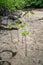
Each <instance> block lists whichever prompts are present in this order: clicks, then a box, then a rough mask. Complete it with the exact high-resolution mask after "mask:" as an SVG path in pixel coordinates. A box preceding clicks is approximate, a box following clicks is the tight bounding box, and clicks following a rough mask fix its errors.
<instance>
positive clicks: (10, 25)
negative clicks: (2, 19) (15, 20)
mask: <svg viewBox="0 0 43 65" xmlns="http://www.w3.org/2000/svg"><path fill="white" fill-rule="evenodd" d="M7 26H8V28H10V29H11V28H12V24H11V23H8V25H7ZM10 36H11V42H13V40H12V33H11V30H10Z"/></svg>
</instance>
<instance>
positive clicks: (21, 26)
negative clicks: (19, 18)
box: [20, 22, 26, 44]
mask: <svg viewBox="0 0 43 65" xmlns="http://www.w3.org/2000/svg"><path fill="white" fill-rule="evenodd" d="M25 25H26V23H25V22H24V23H22V24H21V25H20V28H22V31H23V28H24V27H25ZM22 44H23V36H22Z"/></svg>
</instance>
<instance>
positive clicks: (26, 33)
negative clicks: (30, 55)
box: [21, 31, 29, 56]
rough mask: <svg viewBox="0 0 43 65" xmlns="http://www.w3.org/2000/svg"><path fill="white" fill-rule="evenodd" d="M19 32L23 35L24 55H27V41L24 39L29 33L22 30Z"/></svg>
mask: <svg viewBox="0 0 43 65" xmlns="http://www.w3.org/2000/svg"><path fill="white" fill-rule="evenodd" d="M21 34H22V36H24V37H25V56H27V43H26V42H27V41H26V37H27V35H28V34H29V32H28V31H24V32H22V33H21Z"/></svg>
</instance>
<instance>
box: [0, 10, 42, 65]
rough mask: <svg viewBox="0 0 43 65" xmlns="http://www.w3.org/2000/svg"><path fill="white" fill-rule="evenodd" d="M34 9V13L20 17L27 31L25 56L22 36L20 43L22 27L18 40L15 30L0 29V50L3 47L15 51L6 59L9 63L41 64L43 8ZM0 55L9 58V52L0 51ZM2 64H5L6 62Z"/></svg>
mask: <svg viewBox="0 0 43 65" xmlns="http://www.w3.org/2000/svg"><path fill="white" fill-rule="evenodd" d="M34 11H35V14H34V15H30V16H29V14H26V15H25V16H24V17H22V18H21V19H20V20H22V21H25V22H26V26H25V29H26V30H28V31H29V35H28V36H27V57H26V56H25V38H24V37H23V45H22V36H21V32H22V29H19V42H18V37H17V31H16V30H12V31H6V30H5V31H4V30H2V31H1V32H0V51H2V50H5V49H6V50H12V51H13V52H15V51H17V54H16V56H14V57H12V58H11V59H9V60H8V61H9V62H10V63H11V65H43V10H42V11H39V10H34ZM29 17H30V19H29ZM2 32H3V33H2ZM10 32H11V33H12V39H13V42H12V41H11V35H10ZM0 56H1V57H2V58H10V56H11V53H9V52H8V53H7V52H6V53H5V52H4V53H3V54H1V53H0ZM4 65H7V63H5V64H4Z"/></svg>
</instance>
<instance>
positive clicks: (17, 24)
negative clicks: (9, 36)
mask: <svg viewBox="0 0 43 65" xmlns="http://www.w3.org/2000/svg"><path fill="white" fill-rule="evenodd" d="M14 26H15V27H16V28H18V27H19V23H18V22H16V23H15V24H14ZM17 37H18V42H19V31H18V30H17Z"/></svg>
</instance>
